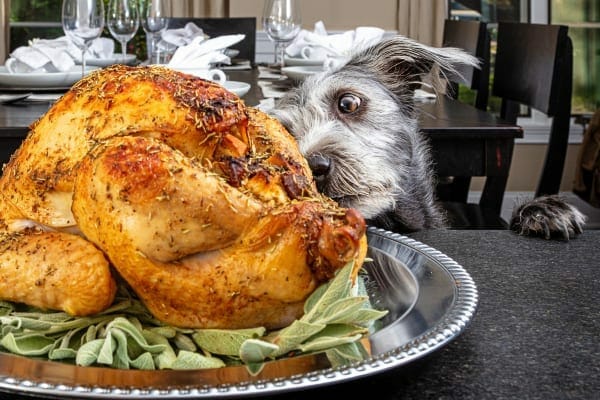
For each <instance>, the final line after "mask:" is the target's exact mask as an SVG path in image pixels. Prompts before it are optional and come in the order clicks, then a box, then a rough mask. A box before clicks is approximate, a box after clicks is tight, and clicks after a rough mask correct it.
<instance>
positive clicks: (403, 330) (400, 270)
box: [0, 227, 478, 399]
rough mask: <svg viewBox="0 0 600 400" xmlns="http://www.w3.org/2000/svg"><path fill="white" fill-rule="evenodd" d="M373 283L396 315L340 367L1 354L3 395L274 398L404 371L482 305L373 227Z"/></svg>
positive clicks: (459, 279) (464, 282) (419, 247)
mask: <svg viewBox="0 0 600 400" xmlns="http://www.w3.org/2000/svg"><path fill="white" fill-rule="evenodd" d="M368 240H369V253H368V257H369V258H371V259H372V260H373V261H372V262H367V263H365V269H366V270H367V273H368V274H367V278H366V286H367V291H368V292H369V296H370V298H371V302H372V304H373V306H374V307H376V308H380V309H386V310H388V311H389V313H388V314H387V315H386V317H385V318H384V319H383V320H382V321H381V322H382V324H381V327H379V329H378V330H376V331H375V332H374V333H372V334H371V335H370V336H369V337H368V340H366V341H367V343H365V344H366V346H367V347H369V348H370V351H371V356H370V357H369V358H368V359H365V360H363V361H361V362H357V363H353V364H349V365H345V366H343V367H336V368H333V367H332V366H331V364H330V363H329V361H328V359H327V357H326V356H325V354H324V353H318V354H311V355H304V356H298V357H292V358H286V359H282V360H277V361H272V362H267V363H266V364H265V366H264V368H263V369H262V370H261V372H260V373H259V374H258V375H256V376H254V375H252V374H250V373H249V371H248V369H247V368H246V367H245V366H235V367H225V368H218V369H206V370H192V371H173V370H162V371H133V370H116V369H111V368H101V367H77V366H74V365H70V364H64V363H60V362H51V361H42V360H36V359H32V358H27V357H20V356H15V355H12V354H7V353H0V393H2V392H6V393H12V394H21V395H27V396H28V397H55V398H61V399H64V398H86V399H88V398H89V399H158V398H160V399H169V398H170V399H196V398H208V397H210V398H219V397H220V398H232V397H247V396H257V395H271V394H278V393H282V392H286V391H295V390H303V389H307V388H314V387H318V386H322V385H332V384H341V383H343V382H347V381H349V380H355V379H360V378H365V377H368V376H370V375H373V374H378V373H382V372H384V371H388V370H391V369H393V368H397V367H399V366H402V365H405V364H407V363H410V362H412V361H414V360H416V359H419V358H421V357H423V356H425V355H427V354H429V353H432V352H434V351H436V350H438V349H440V348H441V347H442V346H445V345H446V344H447V343H448V342H450V341H451V340H453V339H454V338H456V337H457V336H458V335H460V334H461V333H462V332H463V331H464V330H465V328H466V327H467V326H468V325H469V323H470V321H471V319H472V317H473V315H474V313H475V310H476V308H477V301H478V294H477V288H476V286H475V283H474V282H473V280H472V279H471V277H470V275H469V274H468V273H467V272H466V271H465V270H464V268H463V267H461V266H460V265H459V264H457V263H456V262H455V261H453V260H452V259H451V258H449V257H448V256H446V255H444V254H442V253H441V252H439V251H437V250H435V249H433V248H431V247H429V246H427V245H425V244H423V243H420V242H417V241H415V240H412V239H410V238H407V237H405V236H402V235H399V234H395V233H391V232H388V231H384V230H380V229H377V228H373V227H370V228H369V229H368Z"/></svg>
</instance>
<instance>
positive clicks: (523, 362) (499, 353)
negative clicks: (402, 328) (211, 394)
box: [274, 230, 600, 400]
mask: <svg viewBox="0 0 600 400" xmlns="http://www.w3.org/2000/svg"><path fill="white" fill-rule="evenodd" d="M409 236H410V237H411V238H413V239H415V240H418V241H420V242H423V243H425V244H427V245H429V246H431V247H433V248H435V249H437V250H439V251H441V252H442V253H444V254H446V255H447V256H449V257H451V258H452V259H454V261H456V262H458V263H459V264H460V265H462V266H463V267H464V268H465V269H466V271H467V272H469V274H470V275H471V277H472V278H473V280H474V281H475V283H476V285H477V289H478V292H479V303H478V308H477V312H476V314H475V316H474V317H473V320H472V321H471V324H470V325H469V326H468V327H467V329H466V330H465V332H463V333H462V334H461V335H460V336H458V337H457V338H456V339H455V340H453V341H452V342H450V343H449V344H448V345H446V346H445V347H444V348H442V349H440V350H439V351H437V352H434V353H433V354H431V355H429V356H427V357H425V358H423V359H422V360H418V361H416V362H414V363H411V364H409V365H406V366H404V367H399V368H397V369H395V370H392V371H389V372H386V373H384V374H381V375H375V376H372V377H369V378H365V379H360V380H356V381H351V382H348V383H344V384H341V385H335V386H330V387H322V388H320V389H318V390H310V391H303V392H300V393H288V394H285V395H283V394H282V395H279V396H276V397H274V398H277V399H279V398H282V399H283V398H286V399H295V398H298V399H300V398H302V399H306V398H307V396H310V395H311V394H314V395H315V396H317V395H319V397H320V398H338V399H344V398H348V399H351V398H373V399H377V400H383V399H540V400H542V399H543V400H551V399H595V398H598V396H600V230H595V231H587V232H584V234H583V235H581V236H579V237H578V238H576V239H574V240H571V241H568V242H567V241H547V240H544V239H538V238H527V237H521V236H518V235H516V234H514V233H512V232H510V231H502V230H497V231H466V230H465V231H443V230H438V231H424V232H417V233H413V234H410V235H409Z"/></svg>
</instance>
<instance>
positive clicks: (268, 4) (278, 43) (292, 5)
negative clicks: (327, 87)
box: [262, 0, 302, 68]
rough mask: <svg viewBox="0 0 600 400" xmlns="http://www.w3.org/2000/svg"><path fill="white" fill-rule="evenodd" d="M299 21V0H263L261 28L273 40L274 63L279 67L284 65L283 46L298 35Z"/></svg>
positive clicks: (300, 19) (300, 18)
mask: <svg viewBox="0 0 600 400" xmlns="http://www.w3.org/2000/svg"><path fill="white" fill-rule="evenodd" d="M301 23H302V17H301V15H300V0H265V4H264V8H263V15H262V24H263V29H264V30H265V32H266V33H267V35H268V36H269V38H270V39H271V40H273V41H274V42H275V64H276V65H277V66H279V67H280V68H282V67H283V66H284V65H285V61H284V52H285V47H286V45H287V44H288V42H290V41H292V40H293V39H294V38H295V37H296V35H298V33H299V32H300V28H301Z"/></svg>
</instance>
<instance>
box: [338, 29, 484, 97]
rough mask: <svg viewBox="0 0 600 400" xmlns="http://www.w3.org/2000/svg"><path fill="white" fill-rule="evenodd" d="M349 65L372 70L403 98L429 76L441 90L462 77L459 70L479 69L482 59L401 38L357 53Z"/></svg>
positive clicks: (398, 36) (458, 50) (459, 50)
mask: <svg viewBox="0 0 600 400" xmlns="http://www.w3.org/2000/svg"><path fill="white" fill-rule="evenodd" d="M346 65H347V66H350V67H356V68H366V69H368V70H369V72H370V73H373V74H375V75H376V76H377V77H378V79H380V80H381V81H382V83H383V84H384V85H386V87H388V88H389V89H390V90H392V91H393V92H394V93H396V94H397V95H400V94H405V93H406V92H407V90H408V91H411V92H412V91H414V90H415V89H417V88H419V87H420V86H421V84H422V82H423V79H424V78H425V77H426V76H428V77H430V84H431V86H432V87H433V89H434V90H436V91H437V90H441V89H442V88H445V87H446V85H447V83H448V78H447V75H448V74H453V75H455V76H460V73H459V72H458V71H457V67H459V66H463V65H469V66H474V67H479V60H478V59H477V58H476V57H473V56H471V55H470V54H468V53H467V52H465V51H464V50H462V49H458V48H454V47H440V48H437V47H431V46H426V45H424V44H421V43H418V42H416V41H415V40H412V39H410V38H407V37H405V36H401V35H397V36H394V37H392V38H390V39H384V40H382V41H381V42H379V43H377V44H375V45H372V46H370V47H367V48H364V49H359V50H357V51H356V53H354V54H353V55H352V57H351V58H350V60H349V61H348V63H347V64H346Z"/></svg>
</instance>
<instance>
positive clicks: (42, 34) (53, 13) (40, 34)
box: [9, 0, 146, 60]
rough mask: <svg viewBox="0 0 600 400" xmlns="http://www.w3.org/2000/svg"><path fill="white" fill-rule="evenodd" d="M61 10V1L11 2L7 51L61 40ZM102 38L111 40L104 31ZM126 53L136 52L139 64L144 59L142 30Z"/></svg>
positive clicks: (106, 3)
mask: <svg viewBox="0 0 600 400" xmlns="http://www.w3.org/2000/svg"><path fill="white" fill-rule="evenodd" d="M104 5H105V7H108V0H104ZM61 8H62V0H11V2H10V44H9V46H10V47H9V51H12V50H14V49H16V48H17V47H19V46H24V45H26V44H27V42H28V41H29V40H31V39H35V38H45V39H51V38H57V37H60V36H64V31H63V29H62V24H61V21H60V19H61ZM102 36H105V37H110V38H112V36H111V35H110V33H109V32H108V29H106V28H105V29H104V32H103V34H102ZM117 46H118V45H117ZM128 52H129V53H134V52H135V53H136V54H137V56H138V59H140V60H144V59H146V35H145V33H144V31H143V30H142V29H141V28H140V30H139V32H138V34H137V35H136V36H135V38H134V39H133V40H131V41H130V42H129V43H128Z"/></svg>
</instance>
